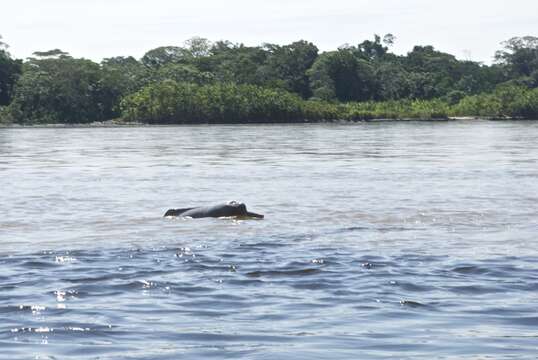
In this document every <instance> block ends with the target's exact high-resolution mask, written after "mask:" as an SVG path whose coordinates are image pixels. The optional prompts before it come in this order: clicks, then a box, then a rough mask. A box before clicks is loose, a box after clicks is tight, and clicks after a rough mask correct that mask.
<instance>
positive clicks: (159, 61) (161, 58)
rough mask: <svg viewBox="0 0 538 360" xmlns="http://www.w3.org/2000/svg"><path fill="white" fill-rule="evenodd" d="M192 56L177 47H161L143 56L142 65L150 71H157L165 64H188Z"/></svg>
mask: <svg viewBox="0 0 538 360" xmlns="http://www.w3.org/2000/svg"><path fill="white" fill-rule="evenodd" d="M191 60H192V54H191V52H190V51H189V50H188V49H185V48H182V47H179V46H161V47H158V48H155V49H152V50H150V51H148V52H147V53H145V54H144V56H143V57H142V59H141V61H142V64H144V65H145V66H147V67H148V68H151V69H158V68H159V67H161V66H164V65H166V64H170V63H172V64H179V63H188V62H189V61H191Z"/></svg>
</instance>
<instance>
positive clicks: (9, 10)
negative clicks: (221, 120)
mask: <svg viewBox="0 0 538 360" xmlns="http://www.w3.org/2000/svg"><path fill="white" fill-rule="evenodd" d="M388 32H390V33H392V34H394V35H395V36H396V37H397V40H396V45H395V46H394V49H393V50H394V51H395V52H396V53H401V54H404V53H406V52H408V51H410V50H411V49H412V46H413V45H433V46H435V47H436V48H437V49H439V50H442V51H446V52H449V53H452V54H454V55H456V56H458V57H459V58H469V59H472V60H476V61H484V62H486V63H489V62H490V61H491V58H492V56H493V54H494V52H495V50H498V49H499V48H500V45H499V43H500V42H501V41H504V40H507V39H509V38H511V37H513V36H523V35H533V36H538V0H510V1H508V0H437V1H436V0H288V1H285V0H266V1H260V0H192V1H183V0H175V1H174V0H0V35H2V36H3V38H4V39H3V40H4V41H5V42H7V43H8V44H9V45H10V52H11V53H12V55H14V56H15V57H19V58H24V57H27V56H30V55H31V53H32V52H34V51H44V50H50V49H53V48H60V49H62V50H64V51H67V52H69V53H71V54H72V55H73V56H76V57H86V58H91V59H94V60H96V61H99V60H101V59H102V58H103V57H111V56H118V55H133V56H135V57H137V58H138V57H141V56H142V55H143V54H144V53H145V52H146V51H147V50H150V49H152V48H155V47H158V46H163V45H182V44H183V41H184V40H186V39H188V38H190V37H192V36H202V37H206V38H208V39H210V40H223V39H224V40H230V41H233V42H243V43H245V44H248V45H259V44H261V43H264V42H271V43H278V44H287V43H290V42H293V41H296V40H300V39H305V40H308V41H312V42H313V43H315V44H316V45H317V46H318V47H319V48H320V49H321V50H332V49H335V48H337V47H338V46H339V45H342V44H344V43H349V44H353V45H356V44H358V43H359V42H361V41H363V40H364V39H367V38H368V39H370V38H373V34H374V33H377V34H380V35H383V34H385V33H388Z"/></svg>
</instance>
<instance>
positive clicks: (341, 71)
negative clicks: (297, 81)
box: [308, 49, 377, 101]
mask: <svg viewBox="0 0 538 360" xmlns="http://www.w3.org/2000/svg"><path fill="white" fill-rule="evenodd" d="M308 74H309V77H310V86H311V88H312V92H313V94H314V97H315V98H319V99H323V100H339V101H364V100H370V99H373V98H374V96H375V94H376V92H377V89H376V86H377V85H376V82H375V78H374V72H373V69H372V67H371V66H370V64H369V63H368V62H367V61H366V60H364V59H358V58H357V57H356V56H355V55H354V54H353V52H352V51H350V50H348V49H341V50H338V51H333V52H327V53H324V54H322V55H320V56H319V57H318V59H317V60H316V62H315V63H314V64H313V65H312V68H311V69H310V70H309V71H308Z"/></svg>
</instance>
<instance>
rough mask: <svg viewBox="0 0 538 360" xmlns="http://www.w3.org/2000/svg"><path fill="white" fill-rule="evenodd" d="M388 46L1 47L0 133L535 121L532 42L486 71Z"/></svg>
mask: <svg viewBox="0 0 538 360" xmlns="http://www.w3.org/2000/svg"><path fill="white" fill-rule="evenodd" d="M394 41H395V37H394V36H393V35H391V34H387V35H385V36H384V37H381V36H378V35H375V36H374V38H373V39H371V40H365V41H363V42H361V43H358V44H357V45H350V44H346V45H343V46H341V47H339V48H338V49H336V50H334V51H327V52H320V51H319V49H318V48H317V47H316V46H315V45H314V44H313V43H311V42H307V41H304V40H301V41H297V42H294V43H291V44H288V45H276V44H262V45H260V46H245V45H243V44H236V43H232V42H229V41H217V42H211V41H209V40H207V39H204V38H200V37H195V38H192V39H189V40H187V41H186V42H185V43H184V44H183V46H164V47H159V48H156V49H152V50H150V51H148V52H147V53H146V54H144V56H143V57H142V58H140V59H135V58H133V57H130V56H128V57H124V56H118V57H113V58H107V59H104V60H103V61H101V63H96V62H94V61H91V60H87V59H80V58H74V57H72V56H71V55H70V54H69V53H66V52H64V51H62V50H60V49H54V50H49V51H38V52H35V53H34V54H33V56H32V57H29V58H27V59H25V60H21V59H14V58H13V57H12V56H11V55H10V53H9V51H8V47H7V44H5V43H4V42H2V39H1V37H0V122H4V123H19V124H44V123H66V124H70V123H89V122H95V121H104V120H109V119H123V120H128V121H139V122H145V123H154V124H163V123H166V124H176V123H233V122H295V121H321V120H336V119H346V120H362V119H373V118H444V117H447V116H456V115H459V116H487V117H497V118H502V117H519V118H533V117H534V118H538V38H536V37H532V36H525V37H515V38H512V39H509V40H508V41H506V42H504V43H503V48H502V49H501V50H499V51H497V53H496V54H495V62H494V63H493V64H492V65H484V64H482V63H479V62H474V61H469V60H459V59H457V58H456V57H455V56H453V55H451V54H448V53H444V52H441V51H438V50H436V49H435V48H434V47H432V46H415V47H414V48H413V49H412V50H411V51H410V52H408V53H407V54H406V55H397V54H394V53H393V52H391V51H390V48H391V46H392V45H393V43H394Z"/></svg>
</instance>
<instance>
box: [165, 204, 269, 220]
mask: <svg viewBox="0 0 538 360" xmlns="http://www.w3.org/2000/svg"><path fill="white" fill-rule="evenodd" d="M164 216H182V217H190V218H193V219H198V218H204V217H214V218H220V217H238V218H256V219H263V215H260V214H256V213H253V212H249V211H247V206H246V205H245V204H243V203H240V202H237V201H230V202H227V203H224V204H218V205H211V206H201V207H193V208H185V209H170V210H168V211H167V212H166V213H165V214H164Z"/></svg>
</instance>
